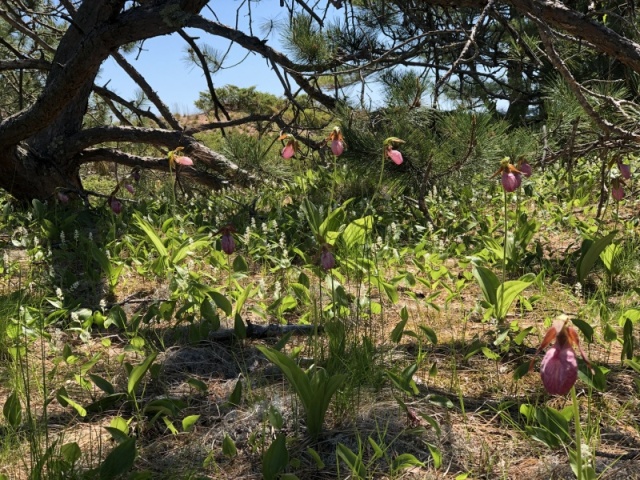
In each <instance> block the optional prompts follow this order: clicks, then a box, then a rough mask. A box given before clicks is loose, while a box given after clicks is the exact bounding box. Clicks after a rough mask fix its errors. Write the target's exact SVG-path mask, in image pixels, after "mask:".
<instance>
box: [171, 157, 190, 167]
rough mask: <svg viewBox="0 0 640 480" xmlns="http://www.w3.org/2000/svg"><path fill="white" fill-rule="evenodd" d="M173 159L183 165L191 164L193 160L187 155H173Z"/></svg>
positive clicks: (188, 165)
mask: <svg viewBox="0 0 640 480" xmlns="http://www.w3.org/2000/svg"><path fill="white" fill-rule="evenodd" d="M174 160H175V162H176V163H177V164H178V165H182V166H183V167H192V166H193V160H191V159H190V158H189V157H185V156H179V157H175V158H174Z"/></svg>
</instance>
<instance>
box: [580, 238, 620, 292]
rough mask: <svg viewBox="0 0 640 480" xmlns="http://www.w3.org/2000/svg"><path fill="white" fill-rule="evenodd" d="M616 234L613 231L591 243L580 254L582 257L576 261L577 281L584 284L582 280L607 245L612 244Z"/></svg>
mask: <svg viewBox="0 0 640 480" xmlns="http://www.w3.org/2000/svg"><path fill="white" fill-rule="evenodd" d="M617 233H618V232H617V231H616V230H614V231H613V232H611V233H609V234H608V235H606V236H604V237H602V238H600V239H598V240H596V241H594V242H591V243H590V244H589V247H588V248H587V249H586V250H585V251H583V252H582V256H581V257H580V259H579V260H578V265H577V273H578V281H579V282H580V283H584V279H585V278H587V275H589V272H590V271H591V269H592V268H593V266H594V265H595V263H596V261H597V260H598V258H600V254H601V253H602V251H603V250H604V249H605V248H607V245H609V244H610V243H611V242H613V239H614V238H615V236H616V235H617Z"/></svg>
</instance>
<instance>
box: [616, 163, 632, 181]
mask: <svg viewBox="0 0 640 480" xmlns="http://www.w3.org/2000/svg"><path fill="white" fill-rule="evenodd" d="M618 170H620V176H621V177H622V178H624V179H625V180H629V179H630V178H631V167H630V166H629V164H628V163H622V162H621V161H619V160H618Z"/></svg>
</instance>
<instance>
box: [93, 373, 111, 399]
mask: <svg viewBox="0 0 640 480" xmlns="http://www.w3.org/2000/svg"><path fill="white" fill-rule="evenodd" d="M89 378H90V379H91V381H92V382H93V383H94V385H95V386H96V387H98V388H99V389H100V390H102V391H103V392H104V393H107V394H109V395H113V394H114V393H115V389H114V388H113V385H112V384H111V382H109V381H107V380H105V379H104V378H102V377H99V376H98V375H94V374H93V373H90V374H89Z"/></svg>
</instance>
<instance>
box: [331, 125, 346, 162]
mask: <svg viewBox="0 0 640 480" xmlns="http://www.w3.org/2000/svg"><path fill="white" fill-rule="evenodd" d="M327 142H331V143H330V147H331V152H332V153H333V154H334V155H335V156H336V157H339V156H340V155H342V153H343V152H344V149H345V147H346V143H345V141H344V138H343V137H342V132H341V131H340V127H333V130H332V131H331V133H330V134H329V138H327Z"/></svg>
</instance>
